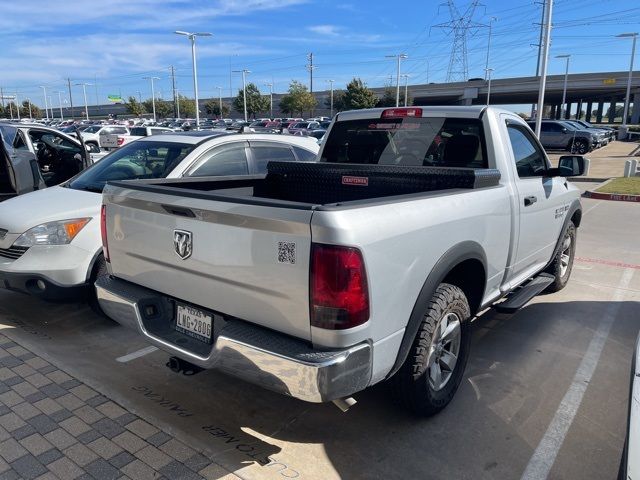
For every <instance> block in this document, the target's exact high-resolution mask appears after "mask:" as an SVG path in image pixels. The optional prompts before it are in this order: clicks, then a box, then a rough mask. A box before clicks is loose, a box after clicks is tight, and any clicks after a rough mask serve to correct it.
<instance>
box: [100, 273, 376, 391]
mask: <svg viewBox="0 0 640 480" xmlns="http://www.w3.org/2000/svg"><path fill="white" fill-rule="evenodd" d="M96 291H97V296H98V300H99V301H100V306H101V307H102V309H103V310H104V312H105V313H106V314H107V315H109V316H110V317H111V318H113V319H114V320H116V321H117V322H119V323H120V324H122V325H124V326H126V327H129V328H132V329H134V330H136V331H137V332H138V333H140V334H141V335H143V336H144V337H146V338H147V340H148V341H149V342H150V343H152V344H153V345H155V346H157V347H158V348H160V349H162V350H164V351H166V352H168V353H169V354H171V355H174V356H176V357H179V358H181V359H183V360H186V361H188V362H191V363H193V364H195V365H198V366H200V367H202V368H215V369H218V370H222V371H224V372H226V373H228V374H230V375H233V376H235V377H238V378H242V379H244V380H246V381H248V382H251V383H253V384H256V385H259V386H261V387H264V388H267V389H269V390H273V391H276V392H278V393H282V394H285V395H289V396H292V397H295V398H298V399H300V400H304V401H307V402H327V401H331V400H335V399H337V398H342V397H347V396H349V395H352V394H353V393H355V392H358V391H360V390H363V389H365V388H366V387H367V386H368V385H369V382H370V380H371V370H372V349H371V345H370V344H369V343H367V342H364V343H360V344H357V345H354V346H351V347H349V348H344V349H340V350H315V349H313V348H312V347H311V346H310V345H309V344H308V343H307V342H304V341H301V340H298V339H295V338H293V337H289V336H287V335H284V334H280V333H277V332H274V331H272V330H268V329H265V328H262V327H258V326H255V325H253V324H250V323H248V322H244V321H242V320H239V319H234V318H228V317H225V318H224V320H220V321H219V320H217V318H218V317H217V316H216V317H214V318H215V320H214V326H213V330H214V343H213V345H212V346H211V348H210V350H209V351H207V352H199V353H195V352H194V349H192V348H188V347H185V346H184V345H187V344H188V343H189V339H187V338H184V339H183V338H178V339H177V340H176V339H175V337H176V335H175V332H174V331H173V329H172V330H171V331H172V332H173V333H172V336H171V340H170V339H169V337H168V336H167V337H164V336H163V335H159V334H155V333H153V334H152V333H150V332H149V322H150V321H153V322H156V323H157V322H158V317H160V321H162V322H164V323H165V326H170V324H171V322H175V320H174V318H175V315H174V313H173V306H172V305H173V300H172V299H168V298H167V297H165V296H164V295H162V294H160V293H158V292H155V291H153V290H149V289H147V288H143V287H140V286H137V285H134V284H132V283H129V282H126V281H123V280H120V279H117V278H114V277H102V278H100V279H99V280H98V282H96ZM141 305H143V306H144V307H145V308H144V310H145V311H144V312H143V309H141V307H140V306H141ZM149 305H158V311H160V312H162V313H161V314H160V315H159V316H158V315H156V317H155V318H154V319H151V320H149V319H146V318H145V315H147V313H146V309H147V307H148V306H149ZM167 305H170V306H169V307H167ZM216 322H220V324H221V325H220V327H221V328H218V326H216V324H215V323H216ZM174 325H175V324H174ZM163 337H164V338H163ZM174 340H175V341H174Z"/></svg>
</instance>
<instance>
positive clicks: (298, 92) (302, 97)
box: [280, 80, 318, 116]
mask: <svg viewBox="0 0 640 480" xmlns="http://www.w3.org/2000/svg"><path fill="white" fill-rule="evenodd" d="M317 103H318V102H317V101H316V98H315V97H314V96H313V94H312V93H310V92H309V90H307V87H306V86H305V85H303V84H302V83H300V82H298V81H296V80H293V81H292V82H291V83H290V84H289V92H288V93H287V94H286V95H285V96H283V97H282V99H281V100H280V110H282V111H283V112H284V113H294V114H295V113H297V114H299V115H300V116H302V115H303V113H304V112H310V111H312V110H313V109H314V108H315V107H316V105H317Z"/></svg>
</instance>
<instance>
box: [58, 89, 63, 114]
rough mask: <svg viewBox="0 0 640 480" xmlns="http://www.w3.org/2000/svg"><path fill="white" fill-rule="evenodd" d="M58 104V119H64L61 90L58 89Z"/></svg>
mask: <svg viewBox="0 0 640 480" xmlns="http://www.w3.org/2000/svg"><path fill="white" fill-rule="evenodd" d="M58 106H59V107H60V120H64V116H63V115H62V92H61V91H60V90H58Z"/></svg>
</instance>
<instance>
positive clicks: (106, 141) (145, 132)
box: [101, 127, 173, 149]
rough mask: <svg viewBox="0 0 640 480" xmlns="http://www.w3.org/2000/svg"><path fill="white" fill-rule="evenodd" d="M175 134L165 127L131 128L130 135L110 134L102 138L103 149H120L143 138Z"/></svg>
mask: <svg viewBox="0 0 640 480" xmlns="http://www.w3.org/2000/svg"><path fill="white" fill-rule="evenodd" d="M168 133H173V130H171V129H170V128H165V127H131V129H130V130H129V133H128V134H127V133H125V134H113V133H112V134H108V135H104V136H103V137H102V138H101V145H102V147H103V148H107V149H112V148H119V147H121V146H123V145H126V144H127V143H130V142H133V141H134V140H138V139H140V138H143V137H150V136H151V135H162V134H168Z"/></svg>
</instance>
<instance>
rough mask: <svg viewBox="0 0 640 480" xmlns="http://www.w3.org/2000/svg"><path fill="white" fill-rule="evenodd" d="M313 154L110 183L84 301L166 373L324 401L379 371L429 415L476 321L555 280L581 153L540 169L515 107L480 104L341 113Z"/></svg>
mask: <svg viewBox="0 0 640 480" xmlns="http://www.w3.org/2000/svg"><path fill="white" fill-rule="evenodd" d="M319 159H320V160H319V162H317V163H304V164H298V163H286V162H271V163H270V164H269V166H268V173H267V174H266V175H261V176H253V177H251V178H246V177H245V178H230V177H227V178H225V179H220V178H199V179H193V180H191V179H188V180H185V179H178V180H159V179H158V180H151V181H146V180H145V181H137V182H125V181H121V182H110V183H109V185H108V186H107V187H106V188H105V190H104V197H103V206H102V231H103V244H104V253H105V258H106V259H107V261H108V262H109V264H108V265H109V270H110V275H109V276H104V277H102V278H101V279H100V280H99V281H98V282H97V283H96V285H97V287H96V288H97V295H98V298H99V301H100V304H101V306H102V308H103V310H104V311H105V312H107V314H108V315H109V316H111V317H112V318H114V319H115V320H116V321H118V322H120V323H121V324H123V325H127V326H129V327H131V328H133V329H135V330H136V331H137V332H138V333H139V334H141V335H143V336H144V337H146V339H147V340H148V341H149V342H150V343H152V344H154V345H156V346H157V347H159V348H161V349H163V350H165V351H166V352H168V353H169V354H170V355H172V358H171V361H170V362H169V365H170V366H171V367H172V368H173V369H174V370H176V371H180V370H181V369H182V370H184V371H189V372H192V371H194V370H196V369H197V368H217V369H220V370H223V371H225V372H227V373H230V374H231V375H235V376H237V377H241V378H243V379H246V380H248V381H250V382H253V383H255V384H258V385H261V386H263V387H266V388H269V389H272V390H275V391H277V392H281V393H283V394H287V395H291V396H293V397H296V398H299V399H302V400H306V401H310V402H324V401H335V402H336V403H337V404H342V405H345V404H350V403H351V401H352V400H353V399H352V398H351V397H350V396H351V395H353V394H354V393H356V392H358V391H361V390H363V389H365V388H367V387H369V386H371V385H373V384H376V383H378V382H382V381H385V380H389V381H390V382H391V383H392V391H393V392H394V394H395V395H396V396H397V399H398V400H399V401H400V402H401V403H402V404H404V405H405V406H406V407H407V408H409V409H410V410H412V411H413V412H415V413H417V414H420V415H431V414H434V413H436V412H438V411H439V410H441V409H442V408H444V407H445V406H446V405H447V404H448V403H449V401H450V400H451V398H452V397H453V395H454V393H455V392H456V389H457V388H458V385H459V384H460V381H461V380H462V378H463V373H464V368H465V364H466V362H467V359H468V357H469V348H470V337H471V327H470V323H471V319H472V318H473V317H474V315H476V314H477V313H479V312H481V311H482V310H483V309H485V308H487V307H489V306H492V305H495V306H496V308H499V309H501V310H503V311H514V310H516V309H518V308H520V307H521V306H523V305H524V304H525V303H526V302H527V301H528V300H530V299H531V298H532V297H533V296H534V295H536V294H538V293H540V292H541V291H542V290H544V289H547V290H548V291H552V292H553V291H557V290H560V289H561V288H563V287H564V286H565V284H566V283H567V281H568V279H569V276H570V274H571V267H572V262H573V258H574V252H575V246H576V229H577V228H578V227H579V225H580V219H581V215H582V213H581V212H582V210H581V206H580V201H579V192H578V190H577V189H576V188H575V187H574V186H573V185H571V184H570V183H568V182H567V179H566V178H565V177H570V176H574V175H579V174H581V171H582V169H583V165H582V160H583V159H582V158H581V157H573V156H568V157H563V158H562V159H561V161H560V166H559V167H558V168H552V167H551V165H550V164H549V161H548V159H547V156H546V154H545V152H544V150H543V148H542V146H541V145H540V142H539V141H538V140H537V138H536V137H535V136H534V134H533V133H532V131H531V129H530V128H529V127H528V126H527V124H526V123H525V122H524V121H523V120H521V119H520V118H519V117H518V116H516V115H514V114H513V113H511V112H507V111H504V110H499V109H495V108H485V107H411V108H391V109H372V110H359V111H350V112H341V113H339V114H338V115H337V116H336V118H335V120H334V122H333V123H332V125H331V127H330V129H329V131H328V133H327V138H326V139H325V142H324V144H323V146H322V147H321V151H320V154H319ZM230 161H231V160H230Z"/></svg>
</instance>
